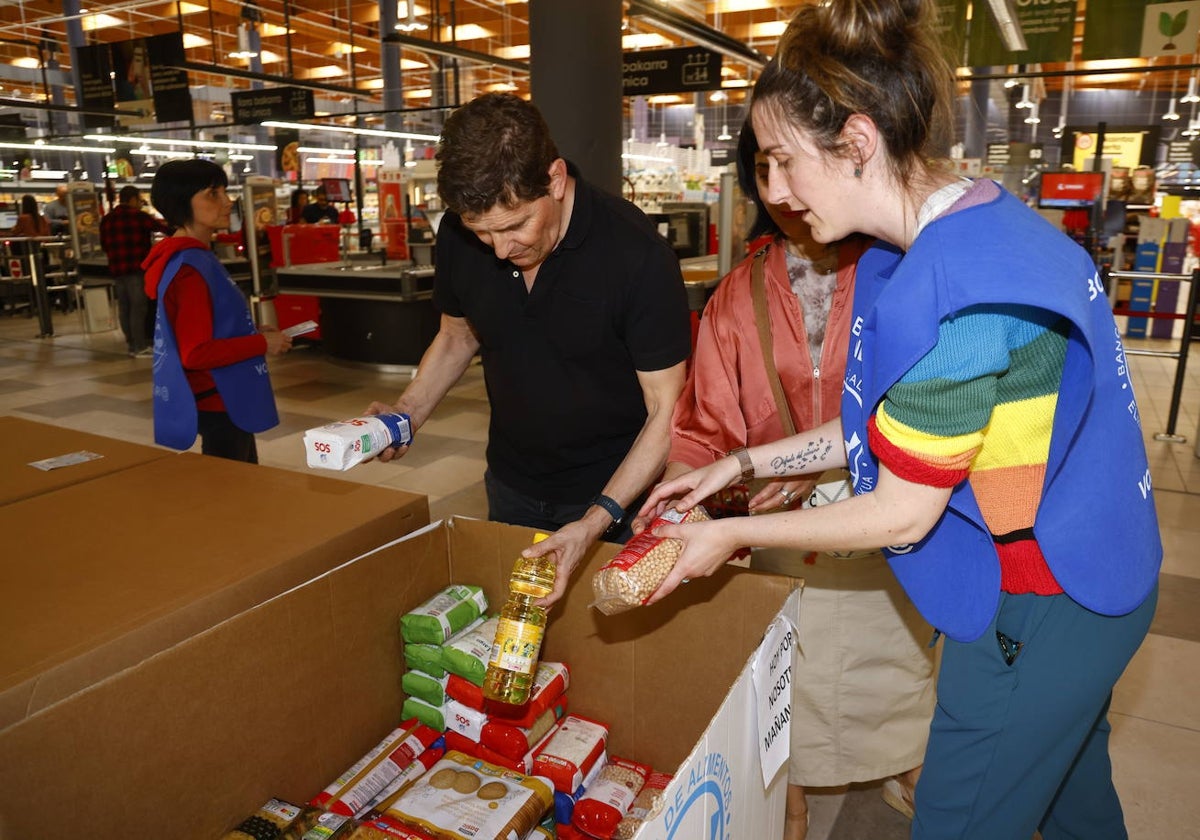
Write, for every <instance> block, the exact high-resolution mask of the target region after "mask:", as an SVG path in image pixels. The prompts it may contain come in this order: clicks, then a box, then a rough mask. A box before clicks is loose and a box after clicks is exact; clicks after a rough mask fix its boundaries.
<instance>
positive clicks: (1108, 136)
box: [1062, 126, 1159, 170]
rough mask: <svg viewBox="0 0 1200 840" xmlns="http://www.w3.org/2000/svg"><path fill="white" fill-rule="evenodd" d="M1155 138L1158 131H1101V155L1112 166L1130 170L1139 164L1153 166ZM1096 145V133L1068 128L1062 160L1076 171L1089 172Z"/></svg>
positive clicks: (1116, 128) (1141, 129) (1133, 129)
mask: <svg viewBox="0 0 1200 840" xmlns="http://www.w3.org/2000/svg"><path fill="white" fill-rule="evenodd" d="M1158 135H1159V131H1158V129H1157V128H1140V129H1139V128H1126V127H1122V126H1114V127H1112V128H1110V129H1108V130H1106V131H1105V132H1104V151H1103V152H1102V153H1101V155H1100V156H1101V157H1102V158H1109V159H1110V160H1112V163H1113V165H1114V166H1127V167H1129V168H1130V169H1133V168H1134V167H1137V166H1140V165H1150V166H1153V165H1154V158H1155V154H1156V152H1157V149H1158ZM1099 142H1100V137H1099V134H1098V133H1097V132H1093V131H1081V130H1079V129H1073V128H1071V127H1070V126H1068V127H1067V130H1066V132H1064V134H1063V156H1062V159H1063V161H1064V162H1067V161H1070V163H1071V165H1072V166H1074V167H1075V169H1077V170H1085V169H1091V168H1092V166H1093V161H1092V159H1093V158H1094V157H1096V145H1097V144H1098V143H1099ZM1068 151H1069V152H1070V154H1069V155H1068Z"/></svg>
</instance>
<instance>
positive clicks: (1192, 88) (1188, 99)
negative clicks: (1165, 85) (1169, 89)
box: [1179, 76, 1200, 105]
mask: <svg viewBox="0 0 1200 840" xmlns="http://www.w3.org/2000/svg"><path fill="white" fill-rule="evenodd" d="M1196 102H1200V93H1196V77H1195V76H1192V77H1191V78H1190V79H1188V89H1187V93H1185V94H1184V95H1183V96H1181V97H1179V103H1180V104H1181V105H1189V104H1194V103H1196Z"/></svg>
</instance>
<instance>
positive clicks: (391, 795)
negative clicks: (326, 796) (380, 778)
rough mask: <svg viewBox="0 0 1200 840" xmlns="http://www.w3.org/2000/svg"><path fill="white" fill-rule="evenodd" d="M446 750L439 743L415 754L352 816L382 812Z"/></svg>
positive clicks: (359, 818)
mask: <svg viewBox="0 0 1200 840" xmlns="http://www.w3.org/2000/svg"><path fill="white" fill-rule="evenodd" d="M446 750H447V747H445V746H442V745H441V744H440V743H439V744H437V745H436V746H432V747H429V748H428V749H427V750H425V752H423V753H421V754H420V755H419V756H417V760H416V761H414V762H413V763H412V764H410V765H409V766H408V767H407V768H406V769H405V770H404V772H403V773H401V774H400V775H399V776H397V777H396V778H394V779H392V780H391V781H390V782H388V784H387V786H386V787H384V789H383V790H381V791H379V793H377V794H375V797H374V798H373V799H372V800H371V801H370V802H368V803H367V804H366V805H365V806H364V807H362V808H361V809H359V811H358V813H357V814H355V815H354V818H355V819H357V820H361V819H366V818H368V816H369V815H372V814H375V815H378V814H382V813H383V812H384V811H386V810H387V808H388V806H389V805H391V804H392V803H393V802H394V801H396V799H397V798H398V797H399V796H400V794H401V793H403V792H404V791H405V790H406V789H407V788H408V786H409V785H411V784H412V783H413V782H415V781H416V780H417V779H419V778H421V776H423V775H425V771H426V770H428V769H429V768H430V767H432V766H433V765H435V764H437V763H438V760H439V759H440V758H441V757H442V756H443V755H445V754H446Z"/></svg>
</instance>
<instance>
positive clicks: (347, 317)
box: [275, 258, 440, 365]
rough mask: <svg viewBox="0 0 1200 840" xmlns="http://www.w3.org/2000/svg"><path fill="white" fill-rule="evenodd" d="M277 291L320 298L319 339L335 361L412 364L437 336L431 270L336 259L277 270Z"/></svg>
mask: <svg viewBox="0 0 1200 840" xmlns="http://www.w3.org/2000/svg"><path fill="white" fill-rule="evenodd" d="M275 274H276V277H277V278H278V281H279V293H280V294H285V295H308V296H311V297H315V298H319V299H320V306H321V316H320V320H321V341H322V344H323V345H324V347H325V351H326V352H327V353H329V354H330V355H331V356H333V357H334V358H337V359H343V360H346V361H351V362H362V363H366V364H372V365H415V364H417V362H419V361H420V360H421V356H422V355H423V354H424V352H425V349H426V348H427V347H428V346H429V344H430V342H431V341H433V337H434V336H435V335H437V331H438V324H439V320H440V319H439V317H438V313H437V311H436V310H435V309H434V308H433V301H432V298H433V266H431V265H416V266H414V265H411V264H409V263H403V262H402V263H386V264H381V263H380V262H379V261H378V258H376V260H375V261H372V262H366V261H349V262H346V261H339V262H326V263H309V264H307V265H293V266H279V267H278V268H276V269H275Z"/></svg>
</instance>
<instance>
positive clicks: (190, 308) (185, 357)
mask: <svg viewBox="0 0 1200 840" xmlns="http://www.w3.org/2000/svg"><path fill="white" fill-rule="evenodd" d="M186 248H207V246H206V245H205V244H204V243H203V242H201V241H200V240H199V239H193V238H192V237H190V236H170V237H167V238H166V239H162V240H160V241H159V242H157V243H155V245H154V247H153V248H151V249H150V253H149V255H147V257H146V259H145V261H144V262H143V263H142V269H143V270H144V271H145V272H146V296H147V297H149V298H150V299H151V300H155V299H156V298H157V297H158V284H159V281H160V280H162V273H163V269H165V268H166V267H167V261H168V260H170V258H171V257H172V256H174V255H175V254H176V253H177V252H179V251H182V250H184V249H186ZM158 315H159V317H160V318H161V317H162V316H163V315H166V318H167V322H168V323H169V324H170V325H171V328H172V329H173V330H174V331H175V344H176V346H177V347H178V348H179V359H180V361H181V362H182V363H183V369H184V372H185V373H186V374H187V378H188V384H189V385H190V386H191V388H192V393H193V394H203V393H205V392H209V395H208V396H205V397H203V398H201V399H199V400H197V401H196V408H198V409H199V410H200V411H224V410H225V403H224V401H223V400H222V399H221V396H220V394H218V393H217V392H216V383H215V382H214V380H213V378H212V374H210V373H209V370H211V369H212V368H217V367H223V366H225V365H231V364H233V363H234V362H240V361H242V360H243V359H250V358H253V357H254V356H262V355H263V354H265V353H266V352H267V339H266V338H265V337H264V336H262V335H261V334H255V335H247V336H240V337H238V338H213V317H212V298H211V297H210V296H209V293H208V283H206V282H205V280H204V278H203V277H202V276H200V272H198V271H196V269H194V268H192V267H191V266H190V265H184V266H180V268H179V272H178V273H177V274H176V275H175V279H174V280H172V281H171V285H170V286H168V287H167V293H166V296H165V297H164V299H163V300H161V301H159V306H158Z"/></svg>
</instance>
